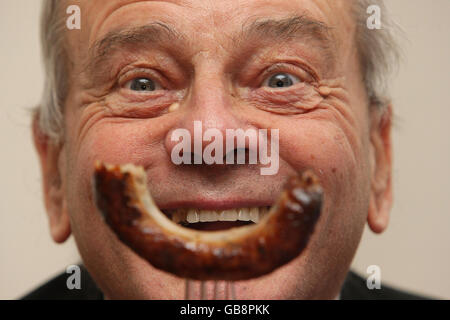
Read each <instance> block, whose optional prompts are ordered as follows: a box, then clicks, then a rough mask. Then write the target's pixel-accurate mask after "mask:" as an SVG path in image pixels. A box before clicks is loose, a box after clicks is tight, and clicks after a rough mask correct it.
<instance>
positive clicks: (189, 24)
mask: <svg viewBox="0 0 450 320" xmlns="http://www.w3.org/2000/svg"><path fill="white" fill-rule="evenodd" d="M80 2H81V12H82V28H81V30H80V31H67V32H66V36H67V38H66V39H67V40H68V48H69V50H68V52H69V60H70V63H69V74H70V80H69V84H70V90H69V94H68V98H67V102H66V104H65V118H64V120H65V122H64V123H65V133H64V139H63V140H64V142H63V145H62V147H61V148H57V147H55V146H52V145H51V144H49V145H45V146H44V145H43V142H39V141H38V142H37V143H38V150H39V151H40V154H41V158H42V163H43V168H44V178H45V181H46V183H45V185H46V187H45V188H46V199H47V207H48V211H49V217H50V225H51V231H52V235H53V237H54V239H55V240H56V241H59V242H62V241H64V240H65V239H66V238H67V237H68V236H69V235H70V233H71V232H72V233H73V234H74V236H75V239H76V243H77V246H78V248H79V251H80V253H81V255H82V258H83V261H84V263H85V265H86V266H87V268H88V270H89V271H90V273H91V274H92V276H93V277H94V279H95V280H96V282H97V283H98V285H99V287H100V288H101V289H102V290H103V292H104V293H105V295H106V296H107V297H109V298H123V297H128V298H169V299H173V298H182V297H183V293H184V291H183V290H184V289H183V288H184V287H183V285H184V281H183V280H182V279H179V278H176V277H174V276H171V275H170V274H167V273H165V272H162V271H159V270H157V269H155V268H153V267H152V266H151V265H149V264H148V263H147V262H145V261H144V260H142V259H141V258H140V257H138V256H137V255H136V254H135V253H134V252H133V251H131V250H130V249H129V248H128V247H126V246H125V245H123V244H122V243H121V242H119V240H118V239H117V238H116V236H115V235H114V234H113V233H112V232H111V231H110V229H108V228H107V226H106V225H105V223H104V222H103V221H102V219H101V217H100V214H99V213H98V211H97V210H96V208H95V205H94V203H93V198H92V188H91V178H92V173H93V167H94V161H95V160H102V161H105V162H108V163H115V164H116V163H117V164H119V163H135V164H138V165H142V166H143V167H144V168H145V169H146V171H147V174H148V176H149V188H150V190H151V193H152V195H153V197H154V198H155V201H156V203H157V204H158V205H159V206H160V207H161V208H163V209H165V208H177V207H188V208H207V209H217V210H218V209H224V208H239V207H250V206H255V205H261V206H263V205H268V204H272V203H273V201H274V200H275V198H276V195H277V194H278V192H279V191H280V190H281V187H282V185H283V182H284V181H285V180H286V177H288V176H289V175H291V174H293V173H295V172H297V171H299V170H302V169H304V168H312V169H313V170H315V172H317V174H318V175H319V176H320V178H321V181H322V183H323V186H324V189H325V195H326V196H325V206H324V210H323V213H322V216H321V218H320V220H319V222H318V225H317V228H316V232H315V233H314V235H313V236H312V238H311V240H310V244H309V246H308V247H307V249H306V250H305V251H304V252H303V254H302V255H301V256H300V257H298V258H297V259H295V260H294V261H292V262H291V263H289V264H288V265H286V266H283V267H281V268H279V269H278V270H276V271H275V272H273V273H272V274H270V275H268V276H265V277H262V278H259V279H255V280H251V281H242V282H238V283H236V294H237V297H238V298H249V299H253V298H262V299H264V298H274V299H278V298H280V299H283V298H335V297H336V296H337V294H338V293H339V289H340V286H341V284H342V281H343V279H344V277H345V275H346V272H347V271H348V268H349V264H350V262H351V259H352V257H353V255H354V253H355V250H356V248H357V245H358V243H359V240H360V237H361V234H362V230H363V226H364V223H365V221H368V222H369V225H370V227H371V228H372V229H373V230H374V231H376V232H381V231H382V230H383V229H384V228H385V227H386V225H387V217H388V211H389V207H390V202H391V198H390V190H391V189H390V147H389V139H390V137H389V125H390V122H389V114H387V116H386V115H384V116H383V115H379V114H378V113H377V112H371V111H370V110H371V109H370V108H369V106H368V103H367V96H366V93H365V89H364V85H363V80H362V75H361V74H362V73H361V70H360V66H359V62H358V56H357V49H356V45H355V42H354V36H355V25H354V18H353V17H352V16H351V13H350V12H351V5H352V2H350V1H347V0H344V1H336V0H332V1H331V0H330V1H327V0H322V1H313V0H297V1H291V0H271V1H262V0H247V1H245V0H241V1H238V0H236V1H235V0H232V1H230V0H227V1H204V0H190V1H175V0H174V1H133V0H112V1H110V0H109V1H80ZM319 22H320V23H319ZM280 79H281V82H280ZM273 83H275V84H276V85H273ZM196 120H198V121H201V122H202V125H203V130H205V129H207V128H217V129H219V130H220V131H222V132H225V130H226V129H237V128H241V129H244V130H246V129H279V137H280V138H279V139H280V140H279V155H280V163H279V171H278V173H277V174H276V175H272V176H263V175H260V170H259V169H260V167H259V166H258V165H253V166H252V165H224V166H217V165H212V166H209V165H195V166H194V165H192V166H189V165H181V166H177V165H175V164H173V162H172V161H171V157H170V155H171V150H172V149H173V147H174V144H175V143H174V142H172V141H171V134H172V132H173V131H174V130H175V129H177V128H185V129H188V130H189V131H190V132H191V133H192V134H193V126H194V125H193V122H194V121H196ZM37 140H38V139H37Z"/></svg>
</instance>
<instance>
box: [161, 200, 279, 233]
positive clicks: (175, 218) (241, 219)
mask: <svg viewBox="0 0 450 320" xmlns="http://www.w3.org/2000/svg"><path fill="white" fill-rule="evenodd" d="M269 211H270V206H263V207H251V208H235V209H228V210H203V209H202V210H200V209H193V208H179V209H171V210H164V209H163V210H162V212H163V213H164V214H165V215H166V216H167V217H168V218H169V219H171V220H172V222H174V223H177V224H179V225H181V226H183V227H185V228H189V229H194V230H201V231H218V230H227V229H231V228H236V227H242V226H246V225H252V224H257V223H258V222H259V221H260V220H262V219H263V218H264V217H266V216H267V215H268V214H269Z"/></svg>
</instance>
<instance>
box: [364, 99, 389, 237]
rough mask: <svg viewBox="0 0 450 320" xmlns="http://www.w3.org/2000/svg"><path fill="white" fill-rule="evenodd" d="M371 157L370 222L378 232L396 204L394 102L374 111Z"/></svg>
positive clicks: (385, 223) (381, 230)
mask: <svg viewBox="0 0 450 320" xmlns="http://www.w3.org/2000/svg"><path fill="white" fill-rule="evenodd" d="M370 116H371V129H370V157H371V161H370V162H371V164H370V165H371V194H370V203H369V212H368V216H367V222H368V224H369V227H370V229H371V230H372V231H373V232H375V233H381V232H383V231H384V230H385V229H386V228H387V226H388V223H389V214H390V210H391V207H392V145H391V143H392V142H391V126H392V105H390V104H389V105H388V106H387V107H386V108H383V109H379V108H377V107H374V110H373V111H372V112H371V115H370Z"/></svg>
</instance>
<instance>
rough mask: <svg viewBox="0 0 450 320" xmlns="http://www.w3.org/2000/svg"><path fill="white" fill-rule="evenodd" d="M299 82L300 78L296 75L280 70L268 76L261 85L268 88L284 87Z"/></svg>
mask: <svg viewBox="0 0 450 320" xmlns="http://www.w3.org/2000/svg"><path fill="white" fill-rule="evenodd" d="M299 82H300V79H299V78H297V77H296V76H293V75H292V74H289V73H284V72H282V73H277V74H274V75H272V76H270V77H269V78H267V79H266V80H264V82H263V84H262V85H263V87H266V86H267V87H270V88H286V87H290V86H293V85H294V84H297V83H299Z"/></svg>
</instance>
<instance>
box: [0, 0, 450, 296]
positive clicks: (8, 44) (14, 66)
mask: <svg viewBox="0 0 450 320" xmlns="http://www.w3.org/2000/svg"><path fill="white" fill-rule="evenodd" d="M388 6H389V7H390V8H391V11H392V13H393V15H394V17H395V18H396V20H397V21H398V22H399V24H400V25H401V26H402V27H403V29H404V30H405V33H406V36H407V38H408V42H406V43H405V46H404V56H405V61H404V63H403V65H402V67H401V69H400V72H399V74H398V76H397V78H396V80H395V81H394V84H393V87H392V93H393V102H394V109H395V114H396V117H397V118H396V127H395V129H394V132H393V137H394V139H393V140H394V196H395V205H394V208H393V210H392V215H391V221H390V226H389V228H388V230H387V231H386V232H385V233H383V234H382V235H373V234H372V233H371V232H370V230H368V229H367V228H366V231H365V233H364V235H363V239H362V242H361V246H360V248H359V250H358V252H357V254H356V257H355V260H354V263H353V268H354V269H355V270H357V271H358V272H359V273H360V274H362V275H366V269H367V267H368V266H369V265H378V266H379V267H380V268H381V275H382V285H383V284H384V283H389V284H393V285H396V286H398V287H400V288H404V289H410V290H413V291H415V292H418V293H422V294H428V295H431V296H434V297H440V298H447V299H449V298H450V273H449V270H450V232H449V226H450V201H449V195H450V193H449V190H450V168H449V164H450V144H449V137H450V122H449V119H450V102H449V101H450V88H449V87H450V61H449V58H450V39H449V36H448V31H449V30H450V19H448V17H447V16H448V15H449V14H450V1H448V0H433V1H426V0H391V1H388ZM39 12H40V1H36V0H2V1H0V15H1V19H0V39H1V41H2V44H1V55H0V57H1V72H0V88H1V95H0V107H1V112H0V142H1V148H2V149H1V150H2V153H1V164H2V165H1V167H0V170H1V171H0V172H1V183H0V195H1V196H0V197H1V201H0V227H1V233H0V299H15V298H18V297H20V296H21V295H22V294H24V293H26V292H28V291H29V290H31V289H33V288H34V287H35V286H37V285H39V284H41V283H42V282H44V281H45V280H47V279H49V278H50V277H52V276H54V275H55V274H57V273H59V272H62V271H63V270H65V268H66V267H67V266H68V265H70V264H73V263H76V262H77V261H78V260H79V256H78V253H77V251H76V247H75V244H74V241H73V239H72V238H71V239H70V240H69V241H68V242H67V243H65V244H63V245H57V244H54V243H53V242H52V241H51V239H50V235H49V230H48V225H47V218H46V214H45V210H44V205H43V200H42V190H41V178H40V169H39V165H38V158H37V156H36V154H35V151H34V148H33V145H32V139H31V131H30V116H29V112H28V109H29V108H31V107H33V106H35V105H36V104H37V103H38V102H39V98H40V94H41V91H42V87H43V72H42V68H41V64H40V51H39V41H38V39H39V38H38V34H39V30H38V25H39V24H38V18H39Z"/></svg>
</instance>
